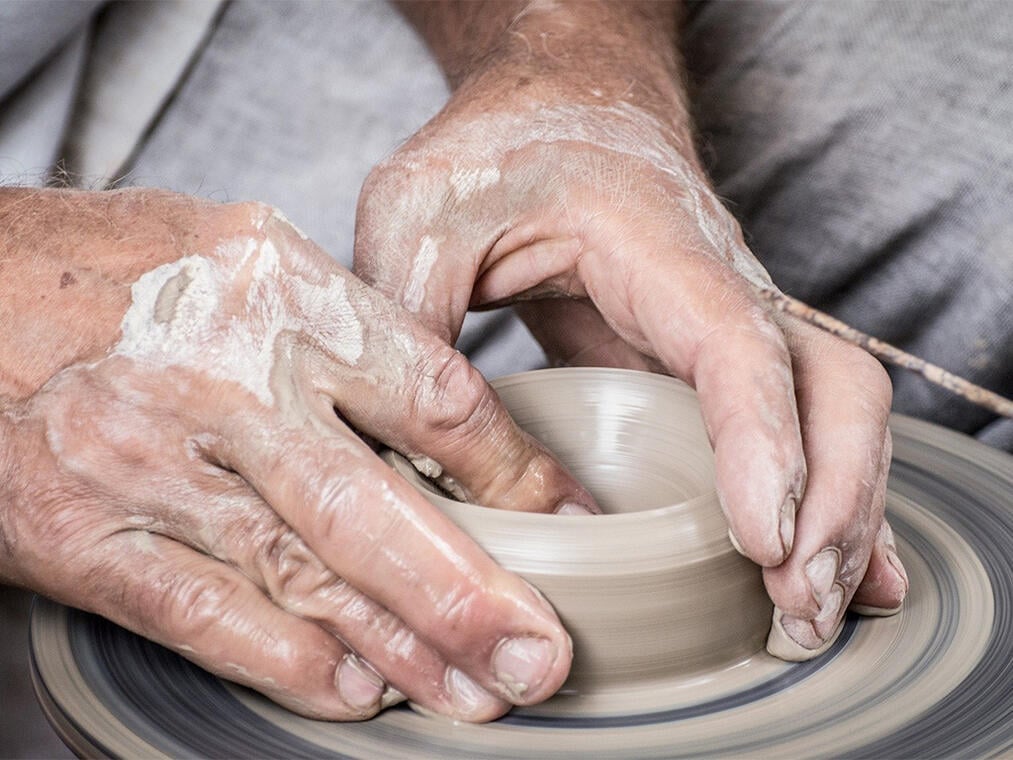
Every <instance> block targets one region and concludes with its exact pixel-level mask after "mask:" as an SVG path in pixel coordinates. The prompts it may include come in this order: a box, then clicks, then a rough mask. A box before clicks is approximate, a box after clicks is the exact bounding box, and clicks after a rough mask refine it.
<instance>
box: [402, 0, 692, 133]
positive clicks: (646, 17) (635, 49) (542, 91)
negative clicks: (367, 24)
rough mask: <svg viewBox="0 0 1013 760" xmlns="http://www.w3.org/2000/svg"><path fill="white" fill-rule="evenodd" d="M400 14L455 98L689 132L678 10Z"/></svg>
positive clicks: (592, 3)
mask: <svg viewBox="0 0 1013 760" xmlns="http://www.w3.org/2000/svg"><path fill="white" fill-rule="evenodd" d="M401 8H402V11H403V13H404V14H405V16H407V17H408V19H409V20H410V21H411V22H412V23H413V24H414V25H415V26H416V28H417V29H418V30H419V32H420V34H421V35H422V36H423V37H424V38H425V40H426V41H427V43H428V44H429V46H430V47H431V49H432V50H433V53H434V55H435V56H436V58H437V60H438V61H439V63H440V65H441V66H442V67H443V70H444V72H445V74H446V77H447V80H448V82H449V83H450V86H451V87H452V88H453V89H454V90H455V91H459V90H461V89H469V90H474V91H477V92H482V93H492V92H497V91H498V92H504V93H510V94H511V96H516V95H518V94H519V93H525V92H526V93H529V94H530V97H532V98H534V99H537V100H546V101H549V100H558V99H564V98H565V100H566V101H567V102H570V103H576V104H588V105H595V104H597V105H613V104H615V103H618V102H625V103H629V104H631V105H633V106H636V107H639V108H643V109H645V110H648V111H649V112H651V113H652V114H653V115H655V116H656V117H658V118H662V119H664V120H665V121H666V123H668V124H669V125H670V126H671V127H673V128H674V129H675V130H676V131H678V132H679V133H681V134H680V137H685V136H686V135H688V134H689V132H690V129H689V119H688V114H687V111H686V108H685V96H684V89H685V88H684V86H683V77H682V66H681V63H680V61H679V58H678V54H677V50H676V38H677V30H678V29H677V28H678V18H679V7H678V5H677V4H675V3H669V2H607V1H606V2H600V1H598V0H587V1H579V2H576V1H570V2H567V1H565V0H564V1H563V2H558V3H542V2H522V1H520V0H517V1H514V0H504V1H503V2H499V1H495V2H482V3H479V2H453V1H448V2H407V3H403V4H402V5H401ZM493 84H494V85H495V87H491V86H489V85H493Z"/></svg>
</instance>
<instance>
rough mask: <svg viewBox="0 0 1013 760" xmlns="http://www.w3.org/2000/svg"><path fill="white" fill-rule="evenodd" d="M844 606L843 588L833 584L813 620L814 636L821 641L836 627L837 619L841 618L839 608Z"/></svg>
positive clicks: (838, 584)
mask: <svg viewBox="0 0 1013 760" xmlns="http://www.w3.org/2000/svg"><path fill="white" fill-rule="evenodd" d="M843 606H844V586H842V585H841V584H840V583H835V584H834V585H833V587H832V588H831V589H830V591H829V592H827V594H826V595H825V596H824V597H823V605H822V606H821V607H820V611H819V614H818V615H816V617H814V618H813V628H814V629H816V635H817V636H819V637H820V639H822V640H823V641H826V639H827V637H828V636H829V635H830V634H831V633H832V632H833V630H834V628H836V627H837V619H838V618H839V617H840V616H841V607H843Z"/></svg>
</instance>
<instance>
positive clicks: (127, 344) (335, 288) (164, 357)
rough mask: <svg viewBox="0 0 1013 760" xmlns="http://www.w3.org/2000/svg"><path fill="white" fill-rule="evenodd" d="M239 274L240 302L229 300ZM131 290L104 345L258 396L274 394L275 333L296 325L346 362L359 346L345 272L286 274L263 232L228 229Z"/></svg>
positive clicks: (296, 329)
mask: <svg viewBox="0 0 1013 760" xmlns="http://www.w3.org/2000/svg"><path fill="white" fill-rule="evenodd" d="M293 255H298V254H293ZM247 273H248V277H249V282H248V283H247V284H246V286H245V287H246V293H245V295H246V297H245V299H244V301H245V303H243V302H237V299H236V295H237V294H241V293H242V288H243V285H244V281H245V278H246V276H247ZM131 296H132V302H131V305H130V308H129V309H128V310H127V312H126V314H125V315H124V317H123V321H122V323H121V331H122V337H121V339H120V342H119V343H118V344H117V345H116V347H115V348H114V350H113V353H114V354H118V355H121V356H126V357H130V358H132V359H135V360H139V361H143V362H146V363H149V364H152V365H155V366H162V367H186V368H190V369H193V370H196V371H199V372H201V373H203V374H205V375H207V376H209V377H212V378H214V379H216V380H223V381H231V382H235V383H238V384H239V385H241V386H242V387H244V388H246V389H247V390H249V391H250V392H251V393H252V394H254V395H255V396H256V397H257V398H258V399H259V400H260V401H261V402H263V403H264V404H265V405H271V404H272V403H273V401H274V399H273V394H272V392H271V385H270V379H271V371H272V367H273V364H274V361H275V356H274V353H275V344H276V342H277V340H278V338H279V336H280V335H281V334H282V333H285V332H289V331H291V332H303V333H306V334H308V335H309V336H310V337H312V338H314V339H316V340H318V341H319V342H320V343H321V344H322V346H323V347H324V349H325V350H326V351H328V352H330V353H332V354H333V355H334V356H335V357H336V358H337V359H339V360H340V361H342V362H345V363H346V364H349V365H354V364H355V362H356V361H358V359H359V357H360V356H361V355H362V352H363V335H362V325H361V324H360V322H359V320H358V317H357V316H356V314H355V310H354V309H353V307H352V305H351V303H350V302H349V299H348V295H347V292H346V283H345V279H344V278H343V277H341V276H340V275H339V274H337V273H334V274H331V275H330V277H329V278H328V279H327V281H326V282H325V283H324V284H322V285H318V284H314V283H310V282H307V281H306V280H304V279H303V278H301V277H299V276H296V275H293V274H291V273H289V272H288V271H286V269H285V268H284V267H283V266H282V262H281V255H280V254H279V252H278V250H277V248H276V247H275V246H274V244H273V243H272V242H271V241H270V240H265V241H263V242H261V241H260V240H258V239H256V238H253V237H237V238H234V239H232V240H229V241H226V242H225V243H223V244H222V245H220V246H219V248H218V249H217V250H216V251H215V253H214V254H213V255H211V256H196V255H195V256H186V257H184V258H181V259H179V260H177V261H174V262H171V263H169V264H163V265H162V266H160V267H157V268H156V269H153V270H152V271H150V272H147V273H145V274H144V275H142V276H141V277H140V278H139V279H138V280H137V281H136V282H135V283H134V284H133V286H132V288H131Z"/></svg>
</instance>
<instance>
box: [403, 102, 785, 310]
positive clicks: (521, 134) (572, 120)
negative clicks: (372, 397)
mask: <svg viewBox="0 0 1013 760" xmlns="http://www.w3.org/2000/svg"><path fill="white" fill-rule="evenodd" d="M471 131H472V132H473V133H474V134H481V135H483V136H484V139H482V140H476V141H471V142H468V143H465V144H462V143H460V142H459V141H458V140H457V139H456V137H455V138H454V140H453V142H452V143H451V142H450V138H443V139H439V138H438V139H436V140H432V141H430V142H429V143H428V144H427V145H426V147H425V148H424V149H419V150H415V151H405V152H402V153H399V154H397V155H396V156H395V157H394V158H393V162H394V163H396V164H397V165H400V166H403V167H411V166H425V165H426V164H427V159H428V158H429V156H432V155H448V154H449V155H455V156H456V157H457V165H456V166H455V168H454V170H453V172H452V174H451V179H450V181H451V186H452V187H453V190H454V193H455V194H456V195H457V197H458V198H459V199H463V198H466V197H467V196H468V195H470V194H473V193H475V192H478V191H479V190H481V189H482V188H484V187H487V186H489V185H490V184H492V183H494V182H497V181H499V179H500V177H499V172H497V171H496V170H494V169H488V168H484V167H493V166H496V165H497V164H498V163H500V162H501V161H502V160H503V157H504V156H505V155H506V154H507V153H510V152H512V151H516V150H520V149H523V148H525V147H527V146H529V145H532V144H535V143H545V144H552V143H558V142H578V143H587V144H589V145H594V146H596V147H598V148H601V149H603V150H608V151H612V152H615V153H620V154H623V155H627V156H631V157H634V158H637V159H639V160H642V161H646V162H648V163H650V164H651V165H653V166H654V167H655V168H657V169H658V170H659V171H661V172H662V173H664V174H667V175H668V176H669V177H671V178H672V179H673V180H674V181H675V183H676V185H677V186H678V187H679V188H680V190H681V191H682V193H681V196H679V197H673V201H674V202H677V203H681V204H682V205H683V207H684V208H685V210H686V211H687V212H688V213H689V214H690V215H691V216H692V217H693V219H694V220H695V222H696V223H697V225H698V227H699V229H700V231H701V233H702V234H703V236H704V238H705V239H706V241H707V243H708V244H709V245H710V246H711V247H712V248H713V249H714V251H715V252H716V253H717V254H718V255H719V256H721V257H722V258H723V260H724V261H726V262H727V263H728V264H729V265H730V266H731V267H732V268H733V269H734V270H735V271H736V272H738V273H739V274H740V275H742V276H743V277H744V278H745V279H746V280H748V281H749V282H751V283H753V284H754V285H757V286H760V287H764V288H767V287H770V285H771V281H770V276H769V275H768V274H767V271H766V270H765V269H764V268H763V266H762V265H761V264H760V263H759V262H758V261H757V260H756V259H755V258H754V257H753V256H752V255H751V254H750V253H749V250H748V249H747V248H746V247H745V245H744V244H743V243H742V242H740V240H739V235H738V228H737V225H736V223H735V220H734V218H733V217H732V216H731V214H729V213H728V212H727V211H726V210H725V209H724V207H723V206H722V205H721V204H720V202H719V201H718V199H717V197H716V196H715V195H714V193H713V192H712V191H711V189H710V188H709V187H707V185H706V183H705V182H704V181H703V179H702V178H701V177H700V175H699V173H698V172H697V171H696V170H695V169H694V168H693V167H692V166H691V165H690V164H689V162H688V161H687V160H686V158H685V157H684V156H683V155H682V153H680V150H679V146H677V145H675V144H673V143H671V142H669V141H668V140H666V139H665V135H666V134H670V133H671V128H670V127H669V126H668V125H666V124H664V123H662V122H661V121H660V120H658V119H657V118H655V117H654V116H653V115H651V114H649V113H646V112H645V111H643V110H641V109H638V108H636V107H635V106H633V105H630V104H629V103H625V102H620V103H617V104H613V105H607V106H605V105H601V106H599V105H571V106H557V107H554V108H543V109H540V110H539V111H538V113H537V115H534V116H533V115H532V114H517V115H516V116H515V117H514V118H510V117H509V116H507V115H504V114H502V113H497V114H494V115H493V114H490V115H488V116H482V117H478V118H476V119H474V120H473V122H472V124H471ZM456 134H457V133H456V132H455V135H456ZM493 172H495V173H493ZM423 195H425V194H423ZM426 197H427V199H428V196H426ZM427 202H428V203H429V205H428V207H424V206H420V207H419V208H418V210H419V211H422V212H424V213H428V214H430V215H432V214H433V213H435V210H437V209H439V204H435V205H434V204H432V203H431V199H428V200H427ZM413 281H414V280H413ZM413 295H414V294H413Z"/></svg>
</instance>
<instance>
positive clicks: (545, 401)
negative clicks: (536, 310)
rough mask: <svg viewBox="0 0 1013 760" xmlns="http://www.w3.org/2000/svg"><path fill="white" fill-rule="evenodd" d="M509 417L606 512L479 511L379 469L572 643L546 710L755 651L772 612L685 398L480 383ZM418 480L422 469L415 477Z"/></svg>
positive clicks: (607, 697)
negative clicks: (546, 608)
mask: <svg viewBox="0 0 1013 760" xmlns="http://www.w3.org/2000/svg"><path fill="white" fill-rule="evenodd" d="M492 384H493V387H494V388H496V390H497V392H498V394H499V396H500V398H501V399H502V401H503V403H504V405H505V406H506V408H507V410H508V411H509V412H510V414H511V416H513V418H514V419H515V420H516V421H517V423H518V424H519V425H520V427H521V428H523V429H525V430H526V431H527V432H529V433H531V434H532V435H533V436H534V437H535V438H537V439H539V440H540V441H541V442H542V443H544V444H545V445H546V446H548V448H549V449H550V450H551V451H553V452H554V453H555V454H556V456H557V457H559V459H560V460H561V461H562V462H563V464H565V465H566V466H567V467H568V468H569V469H570V470H571V472H573V473H574V475H576V477H577V478H578V480H580V481H581V482H582V483H584V484H585V485H586V486H587V487H588V488H589V489H590V490H591V492H592V493H593V494H594V496H595V498H596V499H597V500H598V503H599V504H600V505H602V507H603V509H604V510H605V512H606V514H603V515H595V516H583V517H581V516H560V515H544V514H531V513H523V512H508V511H502V510H492V509H487V508H485V507H481V506H475V505H471V504H463V503H460V502H458V501H454V500H452V499H448V498H446V497H445V496H443V495H441V494H440V493H438V492H437V490H436V489H435V488H434V487H433V486H432V485H431V483H430V482H427V480H426V479H425V478H424V477H422V475H421V474H420V473H419V472H418V471H417V470H416V468H413V467H412V464H411V463H410V462H408V460H406V459H404V458H403V457H400V456H398V455H396V454H393V453H390V452H388V453H387V455H386V458H387V461H388V462H390V463H391V464H392V465H393V466H394V468H395V469H396V470H398V471H399V472H400V473H401V474H402V475H403V476H405V477H406V478H407V479H408V480H409V481H410V482H412V483H413V484H414V485H415V486H416V487H417V488H419V490H420V491H422V492H423V494H424V495H425V496H426V497H427V498H428V499H429V500H430V501H431V502H432V503H434V504H435V505H437V506H438V507H440V508H441V509H442V510H443V511H444V512H446V513H447V515H449V516H450V517H451V519H453V520H454V521H455V522H456V523H457V524H458V525H459V526H461V527H462V528H463V529H464V530H465V531H466V532H468V533H469V534H470V535H471V536H472V537H473V538H475V540H476V541H477V542H478V543H479V544H480V545H481V546H482V547H483V548H484V549H485V550H486V551H488V552H489V553H490V554H491V555H492V556H493V557H494V558H495V559H496V560H497V561H498V562H499V563H500V564H501V565H503V566H504V567H506V568H507V569H509V570H513V571H515V572H517V573H519V574H520V575H521V576H523V577H524V578H525V579H527V580H528V581H529V582H530V583H531V584H533V585H534V586H535V587H536V588H537V589H539V590H540V591H541V592H542V593H543V594H544V595H545V596H546V597H547V598H548V599H549V601H550V602H551V603H552V605H553V606H554V607H555V608H556V610H557V612H558V613H559V615H560V617H561V619H562V620H563V622H564V624H565V625H566V627H567V630H568V631H569V632H570V634H571V636H572V637H573V640H574V660H573V667H572V669H571V675H570V678H569V680H568V681H567V682H566V684H565V685H564V686H563V689H562V690H561V692H560V695H559V696H558V697H557V698H556V699H555V703H556V705H555V706H556V707H559V708H563V709H565V710H566V711H567V712H568V713H572V712H576V713H579V712H580V711H581V709H583V707H584V706H586V705H589V704H592V703H593V704H594V705H596V707H597V708H601V707H605V708H606V709H607V705H608V704H609V703H611V702H613V701H619V702H621V701H623V700H624V699H625V695H627V694H629V693H631V692H633V691H641V692H642V691H643V690H645V689H651V688H652V685H658V686H659V687H661V686H663V685H665V684H668V683H670V682H671V681H672V679H675V678H686V677H690V676H692V675H693V674H694V673H701V672H704V671H708V670H712V669H715V668H725V667H732V666H734V665H735V664H736V663H740V662H743V661H745V660H746V659H748V658H749V657H751V656H752V655H755V654H756V653H757V652H759V651H760V650H761V649H763V646H764V641H765V639H766V636H767V632H768V630H769V628H770V620H771V611H772V605H771V603H770V601H769V599H768V598H767V595H766V593H765V591H764V588H763V581H762V578H761V575H760V569H759V567H758V566H756V565H755V564H753V563H752V562H750V561H749V560H747V559H745V558H743V557H742V556H740V555H739V554H738V553H737V552H736V551H735V549H734V547H733V546H732V544H731V543H730V541H729V540H728V527H727V523H726V522H725V519H724V517H723V516H722V513H721V508H720V506H719V504H718V500H717V495H716V493H715V490H714V461H713V455H712V454H711V452H710V447H709V445H708V443H707V437H706V433H705V431H704V428H703V424H702V422H701V420H700V412H699V407H698V405H697V401H696V394H695V393H694V392H693V391H692V390H691V389H690V388H689V387H688V386H686V385H685V384H684V383H681V382H680V381H678V380H674V379H672V378H669V377H664V376H661V375H649V374H645V373H635V372H625V371H622V370H598V369H564V370H544V371H539V372H530V373H524V374H521V375H515V376H511V377H507V378H502V379H500V380H498V381H493V383H492ZM423 472H425V470H423Z"/></svg>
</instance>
